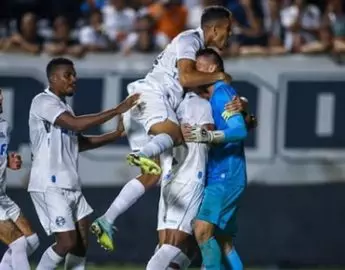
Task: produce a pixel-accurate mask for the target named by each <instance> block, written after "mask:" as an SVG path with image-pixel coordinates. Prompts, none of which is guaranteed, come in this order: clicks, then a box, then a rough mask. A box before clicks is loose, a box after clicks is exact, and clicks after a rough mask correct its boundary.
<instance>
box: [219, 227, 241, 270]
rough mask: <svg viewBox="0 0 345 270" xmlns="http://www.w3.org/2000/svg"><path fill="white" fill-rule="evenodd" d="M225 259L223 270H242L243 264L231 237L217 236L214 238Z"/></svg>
mask: <svg viewBox="0 0 345 270" xmlns="http://www.w3.org/2000/svg"><path fill="white" fill-rule="evenodd" d="M216 238H217V240H218V242H219V244H220V246H221V249H222V252H223V254H224V259H225V268H226V269H231V270H243V263H242V261H241V258H240V256H239V255H238V253H237V251H236V249H235V247H234V244H233V238H232V236H228V235H224V234H217V236H216Z"/></svg>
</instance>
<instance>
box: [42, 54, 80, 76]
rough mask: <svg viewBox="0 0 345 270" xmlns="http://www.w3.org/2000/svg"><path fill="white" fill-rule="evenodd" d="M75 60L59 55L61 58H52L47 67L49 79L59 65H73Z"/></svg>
mask: <svg viewBox="0 0 345 270" xmlns="http://www.w3.org/2000/svg"><path fill="white" fill-rule="evenodd" d="M73 65H74V64H73V62H72V61H71V60H69V59H67V58H63V57H59V58H54V59H52V60H50V62H49V63H48V65H47V68H46V73H47V77H48V79H49V78H50V76H51V75H52V73H53V72H54V71H55V70H56V68H57V67H58V66H73Z"/></svg>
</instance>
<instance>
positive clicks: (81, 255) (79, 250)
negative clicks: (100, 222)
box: [65, 217, 90, 270]
mask: <svg viewBox="0 0 345 270" xmlns="http://www.w3.org/2000/svg"><path fill="white" fill-rule="evenodd" d="M89 227H90V221H89V218H88V217H85V218H83V219H81V220H79V221H78V222H77V223H76V228H77V244H76V246H75V247H74V249H73V250H71V251H70V252H69V253H68V254H67V256H66V260H65V270H68V269H73V270H83V269H85V265H86V251H87V248H88V232H89Z"/></svg>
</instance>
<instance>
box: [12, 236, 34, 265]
mask: <svg viewBox="0 0 345 270" xmlns="http://www.w3.org/2000/svg"><path fill="white" fill-rule="evenodd" d="M26 246H27V242H26V238H25V236H22V237H19V238H18V239H17V240H16V241H13V242H12V243H11V244H9V247H10V249H11V258H12V268H13V269H14V270H30V264H29V260H28V255H27V254H26Z"/></svg>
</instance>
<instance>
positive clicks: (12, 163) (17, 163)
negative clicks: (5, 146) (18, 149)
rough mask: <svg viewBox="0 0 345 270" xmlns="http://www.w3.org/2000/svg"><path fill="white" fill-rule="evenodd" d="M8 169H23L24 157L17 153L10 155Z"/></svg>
mask: <svg viewBox="0 0 345 270" xmlns="http://www.w3.org/2000/svg"><path fill="white" fill-rule="evenodd" d="M7 167H8V168H10V169H11V170H20V169H21V167H22V157H21V156H20V155H19V154H17V153H10V154H9V155H8V162H7Z"/></svg>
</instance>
